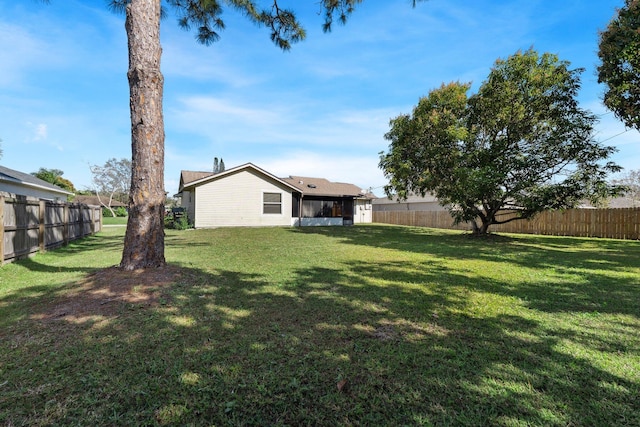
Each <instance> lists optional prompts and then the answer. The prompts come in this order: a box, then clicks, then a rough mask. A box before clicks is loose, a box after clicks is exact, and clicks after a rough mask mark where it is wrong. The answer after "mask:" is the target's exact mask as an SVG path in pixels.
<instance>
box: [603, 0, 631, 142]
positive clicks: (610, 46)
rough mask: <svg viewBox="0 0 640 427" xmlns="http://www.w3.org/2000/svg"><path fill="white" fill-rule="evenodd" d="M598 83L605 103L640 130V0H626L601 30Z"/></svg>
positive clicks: (627, 122)
mask: <svg viewBox="0 0 640 427" xmlns="http://www.w3.org/2000/svg"><path fill="white" fill-rule="evenodd" d="M598 56H599V57H600V61H601V64H600V65H599V66H598V82H599V83H604V84H605V85H606V87H607V88H606V91H605V93H604V104H605V105H606V106H607V108H609V109H610V110H611V111H613V112H614V114H615V115H616V116H617V117H618V118H619V119H620V120H622V121H623V122H624V124H625V125H626V126H628V127H630V128H635V129H636V130H640V0H625V5H624V7H622V8H621V9H620V10H618V14H617V16H616V17H615V18H614V19H612V20H611V22H610V23H609V25H608V26H607V29H606V30H604V31H602V32H601V33H600V44H599V50H598Z"/></svg>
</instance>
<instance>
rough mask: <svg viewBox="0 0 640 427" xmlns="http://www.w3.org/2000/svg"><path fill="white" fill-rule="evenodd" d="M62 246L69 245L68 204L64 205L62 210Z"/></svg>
mask: <svg viewBox="0 0 640 427" xmlns="http://www.w3.org/2000/svg"><path fill="white" fill-rule="evenodd" d="M62 223H63V226H62V244H63V245H64V246H67V245H68V244H69V203H65V204H64V208H63V210H62Z"/></svg>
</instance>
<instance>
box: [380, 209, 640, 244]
mask: <svg viewBox="0 0 640 427" xmlns="http://www.w3.org/2000/svg"><path fill="white" fill-rule="evenodd" d="M373 222H378V223H384V224H398V225H409V226H415V227H432V228H448V229H454V230H469V231H470V230H471V226H470V225H469V224H467V223H465V224H459V225H457V226H456V225H453V218H451V215H449V212H447V211H391V212H373ZM489 231H490V232H502V233H524V234H546V235H553V236H575V237H605V238H610V239H630V240H638V239H640V208H622V209H568V210H565V211H546V212H543V213H541V214H539V215H537V216H536V217H535V218H534V219H532V220H518V221H513V222H510V223H507V224H500V225H492V226H491V227H489Z"/></svg>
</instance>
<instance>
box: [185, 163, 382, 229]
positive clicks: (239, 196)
mask: <svg viewBox="0 0 640 427" xmlns="http://www.w3.org/2000/svg"><path fill="white" fill-rule="evenodd" d="M178 195H179V196H180V203H181V206H182V207H183V208H185V210H186V213H187V217H188V220H189V222H190V223H191V224H193V226H194V227H195V228H213V227H242V226H249V227H261V226H314V225H352V224H355V223H360V222H371V220H372V217H371V210H372V209H371V199H372V198H373V197H374V196H373V195H370V194H366V192H364V191H362V190H361V189H360V188H359V187H357V186H355V185H353V184H347V183H340V182H331V181H328V180H326V179H323V178H311V177H300V176H289V177H287V178H278V177H276V176H274V175H273V174H271V173H269V172H267V171H265V170H264V169H261V168H259V167H258V166H256V165H254V164H252V163H246V164H244V165H241V166H238V167H235V168H231V169H227V170H225V171H223V172H220V173H212V172H194V171H182V172H181V174H180V187H179V193H178Z"/></svg>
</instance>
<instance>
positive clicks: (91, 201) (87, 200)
mask: <svg viewBox="0 0 640 427" xmlns="http://www.w3.org/2000/svg"><path fill="white" fill-rule="evenodd" d="M102 201H103V202H105V204H107V203H108V202H109V197H102ZM73 203H82V204H83V205H95V206H101V205H102V203H100V200H98V196H76V197H74V199H73ZM120 206H123V207H126V206H127V205H126V204H125V203H122V202H120V201H118V200H112V201H111V207H112V208H117V207H120Z"/></svg>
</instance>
